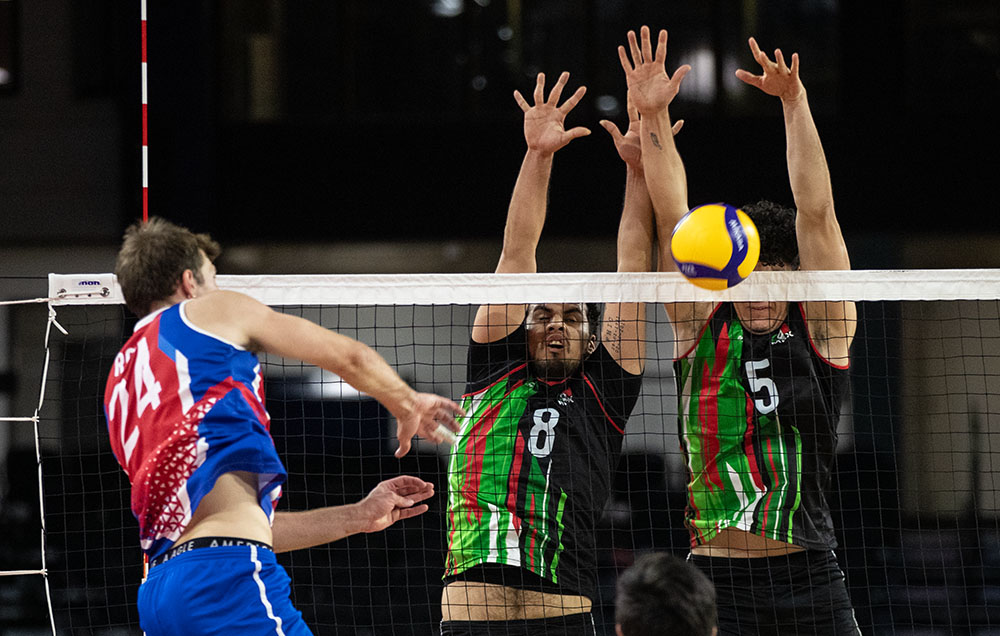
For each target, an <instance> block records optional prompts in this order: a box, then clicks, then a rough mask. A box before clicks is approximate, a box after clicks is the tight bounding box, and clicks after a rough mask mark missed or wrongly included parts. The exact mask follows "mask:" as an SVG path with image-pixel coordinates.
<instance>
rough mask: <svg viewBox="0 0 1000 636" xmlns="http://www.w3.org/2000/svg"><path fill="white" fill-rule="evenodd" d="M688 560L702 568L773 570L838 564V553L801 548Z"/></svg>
mask: <svg viewBox="0 0 1000 636" xmlns="http://www.w3.org/2000/svg"><path fill="white" fill-rule="evenodd" d="M688 560H689V561H690V562H691V563H693V564H694V565H696V566H698V567H700V568H702V569H710V568H724V569H726V570H745V571H748V572H754V571H765V570H767V571H773V570H774V569H775V568H781V567H784V568H793V569H794V568H809V567H813V566H816V565H822V564H833V565H834V566H836V565H837V555H836V554H834V552H833V550H799V551H796V552H789V553H788V554H781V555H775V556H767V557H751V558H746V557H742V558H740V557H717V556H711V557H710V556H705V555H700V554H689V555H688Z"/></svg>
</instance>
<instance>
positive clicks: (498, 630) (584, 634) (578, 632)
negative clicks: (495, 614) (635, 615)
mask: <svg viewBox="0 0 1000 636" xmlns="http://www.w3.org/2000/svg"><path fill="white" fill-rule="evenodd" d="M441 636H597V628H596V627H595V626H594V617H593V615H592V614H591V613H590V612H582V613H579V614H569V615H567V616H559V617H557V618H534V619H530V620H519V621H441Z"/></svg>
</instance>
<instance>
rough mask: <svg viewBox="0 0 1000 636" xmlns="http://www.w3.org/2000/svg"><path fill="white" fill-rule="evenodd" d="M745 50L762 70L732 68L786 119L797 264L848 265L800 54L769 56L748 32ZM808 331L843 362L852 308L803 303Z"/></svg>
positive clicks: (809, 266)
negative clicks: (775, 102)
mask: <svg viewBox="0 0 1000 636" xmlns="http://www.w3.org/2000/svg"><path fill="white" fill-rule="evenodd" d="M749 43H750V51H751V53H753V57H754V59H755V60H756V61H757V63H758V64H759V65H760V67H761V74H760V75H754V74H753V73H750V72H748V71H746V70H743V69H740V70H738V71H736V77H738V78H739V79H740V80H742V81H743V82H745V83H747V84H749V85H750V86H754V87H756V88H758V89H760V90H761V91H763V92H765V93H767V94H768V95H773V96H775V97H778V98H780V99H781V107H782V111H783V113H784V119H785V139H786V145H787V148H786V154H787V160H788V178H789V181H790V183H791V187H792V196H793V197H794V199H795V207H796V216H795V234H796V241H797V243H798V248H799V264H800V265H799V266H800V268H801V269H804V270H827V269H830V270H845V269H850V268H851V259H850V257H849V256H848V253H847V245H846V243H845V242H844V236H843V234H842V232H841V230H840V223H839V222H838V221H837V215H836V212H835V211H834V206H833V186H832V184H831V181H830V170H829V167H828V166H827V163H826V154H825V153H824V152H823V144H822V143H821V142H820V138H819V132H818V131H817V130H816V123H815V121H813V116H812V112H811V111H810V110H809V100H808V98H807V95H806V89H805V86H804V85H803V84H802V80H801V79H800V77H799V54H798V53H793V54H792V59H791V65H790V66H789V65H788V64H787V63H786V62H785V57H784V55H783V54H782V52H781V49H775V51H774V60H771V59H770V58H769V57H768V56H767V54H766V53H764V52H763V51H761V49H760V47H759V46H758V45H757V41H756V40H755V39H754V38H750V40H749ZM805 309H806V313H807V314H808V317H809V320H810V323H811V325H812V326H811V328H810V332H811V334H812V336H813V337H814V338H816V339H818V340H820V341H822V342H821V345H822V348H823V350H824V354H825V355H826V356H827V357H828V359H830V360H831V361H833V362H835V363H841V364H846V362H847V356H848V348H849V347H850V343H851V340H852V339H853V337H854V332H855V329H856V324H857V308H856V307H855V305H854V303H850V302H829V303H806V304H805Z"/></svg>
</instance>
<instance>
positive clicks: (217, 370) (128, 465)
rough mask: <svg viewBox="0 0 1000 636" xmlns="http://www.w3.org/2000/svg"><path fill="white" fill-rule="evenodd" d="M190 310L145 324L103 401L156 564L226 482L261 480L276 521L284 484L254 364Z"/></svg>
mask: <svg viewBox="0 0 1000 636" xmlns="http://www.w3.org/2000/svg"><path fill="white" fill-rule="evenodd" d="M184 304H185V303H179V304H176V305H173V306H172V307H169V308H167V309H164V310H161V311H159V312H156V313H153V314H150V315H149V316H146V317H145V318H143V319H142V320H141V321H139V323H138V324H137V325H136V327H135V333H134V334H133V335H132V337H131V338H129V340H128V342H126V343H125V346H123V347H122V349H121V351H119V352H118V355H117V356H115V360H114V364H113V365H112V368H111V372H110V373H109V375H108V382H107V386H106V387H105V391H104V415H105V417H106V418H107V420H108V433H109V435H110V437H111V449H112V451H114V454H115V457H116V458H117V459H118V463H119V464H121V466H122V468H124V469H125V472H126V473H127V474H128V478H129V481H130V482H131V484H132V513H133V514H134V515H135V517H136V519H137V520H138V521H139V539H140V543H141V545H142V549H143V550H144V551H145V552H146V553H147V554H148V555H149V557H150V558H155V557H156V556H158V555H160V554H162V553H163V552H164V551H166V550H167V549H168V548H169V547H170V546H171V545H173V543H174V542H175V541H176V540H177V538H178V537H180V535H181V534H182V533H183V532H184V530H185V528H186V527H187V525H188V523H189V522H190V521H191V515H192V514H193V513H194V511H195V510H196V509H197V508H198V504H199V503H200V502H201V500H202V498H203V497H204V496H205V495H206V494H208V492H209V491H210V490H211V489H212V487H213V486H214V485H215V482H216V480H217V479H218V478H219V477H220V476H221V475H223V474H224V473H227V472H232V471H246V472H251V473H256V474H257V476H258V485H257V493H258V499H259V501H260V505H261V508H263V510H264V512H265V514H267V516H268V519H272V520H273V517H274V508H275V506H276V505H277V502H278V498H279V497H280V496H281V485H282V484H283V483H284V481H285V477H286V473H285V468H284V466H282V464H281V460H280V459H279V458H278V454H277V452H276V451H275V448H274V442H273V440H272V439H271V434H270V427H271V421H270V418H269V416H268V414H267V411H266V410H265V408H264V387H263V379H262V376H261V371H260V362H259V360H258V359H257V356H256V355H255V354H254V353H253V352H251V351H248V350H246V349H244V348H243V347H240V346H238V345H235V344H233V343H229V342H226V341H224V340H222V339H220V338H219V337H217V336H214V335H212V334H210V333H207V332H205V331H204V330H201V329H199V328H198V327H196V326H195V325H193V324H192V323H191V322H190V321H189V320H188V319H187V318H186V316H185V315H184Z"/></svg>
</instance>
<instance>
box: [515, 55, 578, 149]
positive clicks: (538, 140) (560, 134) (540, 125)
mask: <svg viewBox="0 0 1000 636" xmlns="http://www.w3.org/2000/svg"><path fill="white" fill-rule="evenodd" d="M567 80H569V73H568V72H563V73H562V74H561V75H560V76H559V80H558V81H556V85H555V86H553V87H552V91H551V92H550V93H549V97H548V99H546V98H545V73H539V74H538V81H537V82H536V83H535V92H534V95H533V99H534V102H535V103H534V105H530V104H528V102H527V100H525V99H524V96H522V95H521V92H520V91H514V100H515V101H516V102H517V105H518V106H520V107H521V110H523V111H524V140H525V141H526V142H527V143H528V148H529V149H531V150H536V151H538V152H541V153H542V154H552V153H554V152H555V151H557V150H559V149H560V148H562V147H563V146H565V145H566V144H568V143H569V142H571V141H573V140H574V139H576V138H577V137H584V136H586V135H589V134H590V130H589V129H587V128H584V127H582V126H578V127H576V128H572V129H570V130H566V129H565V128H564V127H563V122H564V121H565V119H566V115H568V114H569V112H570V111H571V110H573V108H575V107H576V105H577V104H579V103H580V100H581V99H583V94H584V93H586V92H587V88H586V87H585V86H581V87H580V88H578V89H576V92H575V93H573V94H572V95H571V96H570V98H569V99H567V100H566V101H565V102H563V104H562V106H559V105H558V104H559V98H560V97H561V96H562V92H563V88H565V87H566V82H567Z"/></svg>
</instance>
